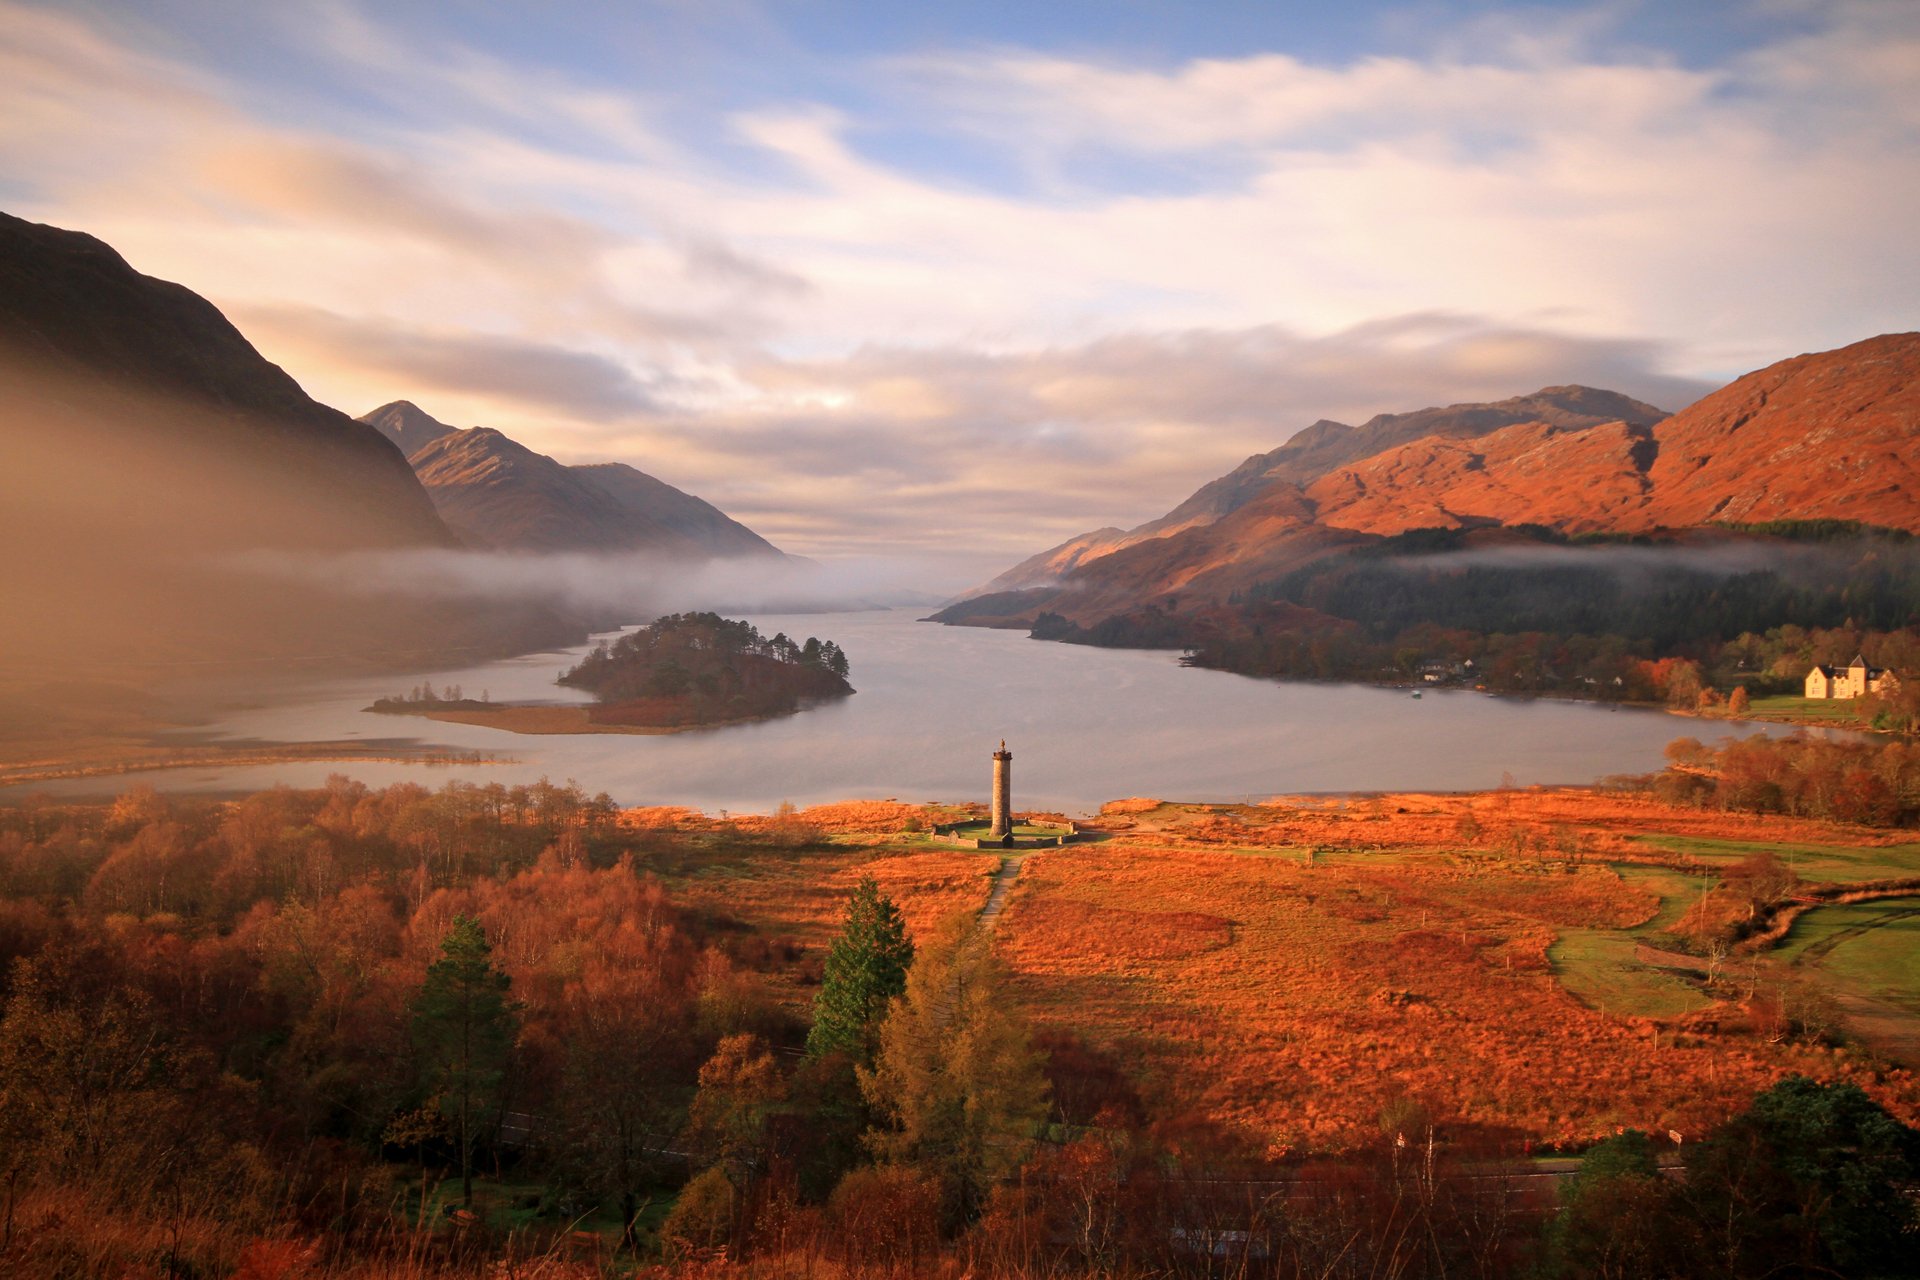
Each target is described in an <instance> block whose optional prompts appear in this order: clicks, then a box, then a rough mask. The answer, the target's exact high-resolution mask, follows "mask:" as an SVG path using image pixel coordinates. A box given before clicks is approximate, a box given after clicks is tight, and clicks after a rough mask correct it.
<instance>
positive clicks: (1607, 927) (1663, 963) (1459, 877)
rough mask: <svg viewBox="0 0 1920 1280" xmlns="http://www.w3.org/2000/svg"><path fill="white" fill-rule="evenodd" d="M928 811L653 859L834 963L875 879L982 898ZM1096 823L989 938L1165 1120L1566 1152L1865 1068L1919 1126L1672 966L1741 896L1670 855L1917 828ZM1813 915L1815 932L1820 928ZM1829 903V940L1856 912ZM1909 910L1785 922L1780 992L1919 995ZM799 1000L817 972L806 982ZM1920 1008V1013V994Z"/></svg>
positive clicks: (1614, 804)
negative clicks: (1871, 920)
mask: <svg viewBox="0 0 1920 1280" xmlns="http://www.w3.org/2000/svg"><path fill="white" fill-rule="evenodd" d="M955 816H957V815H955ZM942 819H943V820H950V818H949V817H947V815H942ZM696 820H697V819H686V821H696ZM932 820H934V815H933V814H932V813H931V812H927V811H919V810H910V809H909V808H908V807H905V806H893V807H888V806H884V805H871V806H865V807H861V806H842V807H841V808H840V810H838V811H836V813H835V814H834V815H827V814H826V813H825V812H824V811H814V810H809V811H804V812H802V813H800V814H798V815H793V817H792V818H791V819H789V820H788V821H790V822H797V823H798V824H800V826H802V827H811V828H812V829H813V831H814V835H813V836H811V837H809V838H806V839H803V840H802V841H801V842H800V843H798V844H796V845H793V846H792V847H779V845H778V839H777V838H776V839H774V840H772V842H771V843H759V844H755V843H753V842H742V841H741V840H740V839H738V838H737V837H738V835H739V834H740V833H741V832H749V831H750V832H751V833H752V834H755V835H756V836H762V835H764V836H771V837H778V835H779V832H780V831H781V830H782V828H781V825H780V824H781V820H780V819H735V820H732V821H731V822H714V821H713V820H698V821H704V822H707V823H708V824H709V826H710V827H711V828H712V834H711V837H710V839H709V838H705V837H703V839H702V840H701V841H698V842H695V844H694V845H693V846H691V847H683V848H682V850H681V852H679V853H677V854H675V855H672V856H670V857H668V856H663V857H661V858H660V859H658V860H656V861H654V862H653V863H652V864H651V865H650V866H649V869H650V870H654V871H655V872H656V873H658V874H660V875H662V877H663V878H665V879H666V880H667V881H668V883H669V885H670V887H671V888H672V890H673V891H674V892H675V893H676V895H679V894H682V893H684V894H685V895H687V896H688V897H689V898H690V899H692V900H693V901H694V902H696V903H699V904H701V905H703V906H706V907H708V908H710V909H712V910H714V911H717V912H725V913H728V914H730V915H731V916H733V917H734V918H737V919H738V920H740V921H742V922H743V923H744V924H746V925H747V926H748V927H751V928H753V929H755V930H756V931H760V932H766V933H774V934H778V935H780V936H783V937H788V938H791V939H793V940H795V941H797V942H798V943H799V944H800V946H801V947H802V948H803V949H804V951H805V952H806V953H807V954H808V955H809V956H813V957H816V958H817V955H818V954H819V952H820V951H821V950H822V949H823V948H824V946H825V944H826V942H827V941H828V940H829V939H830V938H831V936H832V932H833V929H834V926H835V924H836V923H837V919H838V912H839V909H840V906H841V903H842V902H843V901H844V898H845V894H846V892H847V890H848V889H849V888H850V887H851V885H852V883H853V882H854V881H855V880H856V879H857V878H858V877H859V876H860V875H863V874H873V875H875V876H876V877H877V878H879V879H880V881H881V884H882V888H883V889H884V890H885V891H887V892H888V893H890V894H892V895H893V896H895V897H896V899H897V900H899V901H900V902H901V904H902V906H903V908H904V909H905V911H906V914H907V917H908V920H909V924H910V927H911V928H913V930H914V931H915V932H916V933H918V932H920V931H921V930H923V929H926V928H929V927H931V925H932V923H933V922H934V921H936V920H938V919H939V918H940V917H942V916H943V915H947V914H950V913H951V912H953V911H955V910H978V909H979V906H980V905H981V904H982V903H983V902H984V901H985V898H986V894H987V891H988V888H989V879H990V875H991V872H992V871H993V869H994V868H995V867H996V866H997V865H998V859H997V858H996V857H994V856H993V855H991V854H986V853H981V854H976V853H973V852H972V851H963V850H956V849H953V848H951V847H933V846H930V845H929V843H928V842H927V841H926V838H925V835H924V831H925V829H926V827H927V826H930V825H931V821H932ZM755 824H758V825H757V826H756V825H755ZM1085 825H1086V826H1087V827H1088V828H1089V832H1088V839H1087V840H1086V841H1085V842H1084V843H1076V844H1072V845H1069V846H1066V847H1064V848H1061V849H1046V850H1038V851H1035V852H1032V853H1030V854H1028V856H1027V857H1026V859H1025V862H1024V869H1023V871H1022V872H1021V874H1020V877H1019V879H1018V881H1017V882H1016V883H1015V885H1014V887H1013V890H1012V892H1011V894H1010V895H1009V897H1008V900H1007V905H1006V910H1005V913H1004V915H1002V917H1001V918H1000V922H999V925H998V930H997V933H996V935H995V937H996V947H997V948H998V949H999V950H1000V952H1001V954H1002V956H1003V959H1004V960H1005V962H1006V963H1007V965H1008V967H1009V971H1010V982H1009V988H1008V991H1009V998H1010V999H1011V1000H1012V1001H1013V1002H1014V1003H1015V1005H1016V1006H1017V1007H1018V1008H1020V1009H1021V1010H1022V1011H1023V1012H1024V1014H1025V1015H1026V1017H1027V1018H1028V1020H1029V1021H1030V1023H1031V1024H1032V1025H1033V1026H1034V1027H1035V1028H1036V1029H1037V1030H1039V1031H1043V1032H1047V1033H1050V1034H1064V1035H1068V1036H1070V1037H1074V1038H1078V1039H1079V1040H1082V1041H1084V1042H1086V1043H1087V1044H1088V1046H1089V1047H1091V1048H1093V1049H1096V1050H1099V1051H1101V1052H1103V1053H1106V1054H1109V1055H1111V1056H1112V1058H1113V1059H1114V1060H1116V1061H1119V1062H1122V1063H1125V1064H1127V1069H1128V1072H1129V1074H1130V1075H1131V1076H1132V1078H1133V1079H1134V1081H1135V1084H1136V1087H1137V1088H1138V1089H1139V1090H1140V1091H1141V1094H1142V1096H1143V1097H1144V1098H1146V1099H1147V1100H1148V1102H1149V1105H1150V1107H1152V1108H1153V1109H1155V1110H1162V1109H1165V1110H1166V1111H1167V1112H1168V1113H1182V1114H1191V1115H1195V1116H1201V1117H1206V1118H1209V1119H1211V1120H1212V1121H1214V1122H1216V1123H1218V1124H1222V1125H1225V1126H1228V1127H1231V1128H1239V1129H1242V1130H1244V1131H1246V1132H1249V1133H1251V1134H1256V1135H1259V1136H1260V1137H1261V1138H1262V1139H1263V1140H1264V1141H1265V1142H1266V1143H1267V1144H1268V1145H1269V1146H1270V1148H1271V1149H1273V1150H1275V1151H1308V1150H1324V1149H1328V1148H1342V1147H1350V1146H1353V1145H1356V1144H1362V1143H1366V1142H1369V1141H1373V1140H1375V1139H1376V1138H1377V1133H1378V1126H1379V1117H1380V1115H1381V1114H1382V1112H1383V1111H1386V1110H1389V1109H1391V1108H1394V1107H1397V1106H1401V1105H1403V1104H1405V1103H1407V1102H1415V1103H1418V1104H1419V1105H1421V1106H1424V1107H1426V1108H1428V1109H1429V1110H1430V1111H1432V1112H1433V1113H1434V1114H1436V1115H1441V1116H1444V1117H1446V1119H1447V1122H1448V1123H1449V1124H1451V1125H1456V1126H1466V1127H1470V1128H1477V1129H1479V1130H1481V1131H1483V1132H1486V1133H1489V1134H1494V1135H1508V1136H1511V1137H1512V1138H1514V1139H1515V1140H1516V1141H1517V1140H1519V1139H1522V1138H1524V1139H1525V1140H1527V1141H1530V1142H1532V1143H1534V1144H1536V1145H1546V1146H1550V1147H1551V1146H1573V1145H1577V1144H1581V1143H1584V1142H1589V1141H1591V1140H1593V1139H1595V1138H1597V1137H1600V1136H1604V1135H1606V1134H1608V1133H1611V1132H1613V1131H1614V1130H1615V1128H1617V1127H1618V1126H1621V1125H1634V1126H1638V1127H1641V1128H1646V1129H1654V1130H1665V1129H1677V1130H1680V1131H1682V1132H1685V1133H1696V1132H1700V1131H1701V1130H1702V1129H1704V1128H1705V1127H1707V1126H1710V1125H1711V1124H1713V1123H1716V1122H1717V1121H1718V1120H1719V1119H1722V1118H1724V1117H1725V1116H1726V1115H1729V1114H1732V1113H1733V1112H1734V1111H1736V1110H1738V1109H1739V1108H1740V1107H1741V1106H1742V1105H1744V1104H1745V1102H1746V1100H1748V1099H1750V1098H1751V1097H1752V1095H1753V1094H1754V1093H1755V1092H1756V1091H1758V1090H1759V1089H1761V1088H1764V1087H1765V1086H1766V1085H1767V1084H1769V1083H1770V1082H1772V1081H1773V1080H1776V1079H1778V1078H1780V1077H1781V1076H1783V1075H1785V1074H1789V1073H1794V1072H1798V1073H1804V1074H1808V1075H1811V1076H1813V1077H1815V1078H1819V1079H1833V1078H1837V1077H1838V1078H1847V1079H1854V1080H1857V1081H1858V1082H1859V1083H1860V1084H1861V1085H1862V1086H1863V1087H1865V1088H1867V1089H1868V1090H1869V1092H1871V1093H1872V1094H1873V1095H1874V1096H1875V1097H1876V1098H1879V1099H1880V1100H1881V1101H1882V1102H1884V1103H1885V1104H1886V1105H1888V1106H1889V1107H1891V1108H1892V1109H1893V1110H1894V1111H1895V1112H1896V1113H1897V1114H1900V1115H1902V1116H1905V1117H1909V1118H1913V1117H1920V1081H1916V1080H1914V1079H1913V1078H1911V1077H1909V1076H1908V1075H1907V1074H1906V1073H1905V1072H1903V1071H1886V1070H1883V1069H1882V1067H1880V1066H1878V1065H1876V1063H1875V1060H1874V1059H1872V1058H1871V1057H1869V1056H1867V1055H1863V1054H1858V1053H1855V1052H1853V1051H1851V1050H1847V1051H1836V1050H1834V1049H1832V1048H1830V1047H1828V1046H1825V1045H1822V1044H1818V1043H1803V1042H1799V1041H1796V1040H1795V1039H1793V1038H1791V1037H1789V1038H1787V1039H1784V1040H1781V1039H1779V1038H1778V1037H1775V1036H1770V1035H1768V1034H1766V1033H1765V1028H1764V1027H1763V1026H1762V1025H1761V1024H1760V1023H1758V1022H1756V1021H1755V1019H1756V1018H1758V1017H1760V1014H1759V1013H1757V1012H1754V1011H1752V1010H1749V1009H1748V1008H1747V1006H1746V1005H1745V1004H1743V1003H1742V996H1741V994H1740V992H1738V991H1737V990H1735V989H1734V988H1732V987H1722V988H1720V989H1719V990H1717V991H1714V992H1709V991H1708V990H1706V988H1705V984H1704V982H1703V981H1702V976H1701V972H1700V969H1699V968H1697V967H1696V966H1695V963H1694V962H1693V961H1691V960H1690V959H1689V958H1688V957H1686V956H1682V955H1678V954H1675V953H1676V952H1678V951H1681V950H1684V949H1685V948H1686V947H1688V946H1691V945H1694V939H1693V936H1692V934H1691V933H1689V932H1687V931H1688V930H1691V929H1692V928H1693V927H1694V926H1695V925H1696V924H1697V923H1698V922H1699V919H1700V917H1699V913H1698V911H1697V910H1696V908H1697V907H1698V906H1699V904H1700V903H1701V901H1702V896H1703V888H1705V889H1706V890H1707V891H1708V892H1707V895H1706V896H1707V897H1708V898H1710V899H1716V901H1717V902H1718V901H1720V899H1724V896H1725V895H1724V891H1721V890H1717V889H1715V888H1714V887H1713V884H1712V882H1711V881H1709V883H1708V884H1706V885H1704V886H1703V884H1702V876H1701V875H1700V874H1698V873H1692V872H1686V871H1681V870H1677V869H1674V868H1672V867H1668V866H1663V865H1659V860H1660V859H1662V858H1674V859H1679V860H1685V861H1687V862H1702V863H1706V864H1709V865H1729V864H1732V863H1734V862H1737V861H1739V860H1740V859H1742V858H1744V857H1746V856H1748V855H1749V854H1751V853H1753V852H1755V851H1757V850H1761V849H1767V850H1773V851H1776V852H1779V853H1780V854H1781V855H1782V856H1783V858H1790V859H1791V860H1793V861H1794V862H1795V863H1796V865H1797V866H1798V868H1799V869H1800V871H1801V873H1802V874H1803V875H1807V876H1808V877H1810V878H1814V879H1826V880H1834V881H1848V882H1851V881H1858V880H1862V879H1871V878H1878V877H1883V876H1890V875H1900V874H1913V873H1915V870H1920V845H1916V844H1915V843H1913V842H1911V841H1910V840H1901V839H1899V838H1898V837H1897V835H1894V834H1890V833H1885V832H1874V831H1868V830H1865V829H1858V828H1845V827H1839V826H1836V825H1834V824H1831V823H1817V822H1810V821H1805V820H1800V819H1791V818H1783V817H1779V816H1777V815H1776V816H1745V815H1734V814H1726V813H1719V812H1715V811H1708V810H1683V809H1673V808H1670V807H1667V806H1665V805H1661V804H1659V803H1657V802H1654V801H1652V800H1650V799H1648V798H1645V797H1640V796H1634V795H1629V794H1622V793H1617V792H1604V791H1585V790H1581V789H1573V788H1566V789H1551V790H1543V791H1538V792H1533V791H1519V790H1511V791H1502V792H1493V793H1481V794H1475V795H1407V794H1396V795H1382V796H1350V797H1302V798H1284V797H1283V798H1276V799H1273V800H1270V801H1266V802H1264V803H1260V804H1235V805H1205V804H1169V803H1159V802H1156V801H1153V800H1149V799H1144V798H1142V799H1135V800H1128V801H1123V802H1118V803H1117V804H1115V805H1112V806H1109V807H1108V809H1107V810H1106V811H1105V812H1103V813H1102V814H1101V815H1100V816H1099V817H1098V818H1096V819H1090V820H1088V822H1087V823H1086V824H1085ZM1309 852H1311V853H1312V855H1313V857H1312V860H1311V861H1309V860H1308V858H1307V854H1308V853H1309ZM1722 905H1727V906H1728V907H1729V909H1730V907H1731V900H1730V899H1726V900H1725V902H1724V903H1723V904H1722ZM1882 910H1884V908H1882ZM1820 914H1821V913H1816V915H1815V917H1813V920H1814V923H1811V924H1809V925H1808V926H1806V927H1807V928H1809V929H1815V928H1824V927H1825V926H1824V925H1821V924H1820V923H1819V922H1818V916H1819V915H1820ZM1720 918H1725V913H1724V912H1723V913H1722V916H1721V917H1720ZM1836 919H1838V920H1840V921H1841V922H1842V923H1840V924H1839V925H1836V926H1834V927H1833V928H1832V929H1831V930H1830V931H1829V932H1831V933H1832V934H1834V935H1839V934H1842V933H1844V932H1845V930H1846V928H1847V927H1848V926H1847V925H1846V923H1845V922H1846V921H1847V920H1848V919H1849V917H1846V916H1840V917H1836ZM1902 928H1903V929H1905V930H1906V931H1905V932H1902V933H1900V934H1898V935H1897V936H1898V937H1899V938H1900V939H1901V946H1900V948H1898V949H1897V950H1898V952H1899V955H1898V956H1897V957H1896V956H1893V955H1889V954H1888V951H1887V948H1885V947H1884V946H1880V947H1876V946H1875V945H1874V942H1873V939H1872V938H1868V939H1867V940H1866V941H1864V942H1855V941H1852V940H1851V939H1852V935H1851V934H1848V935H1847V936H1846V937H1843V938H1842V939H1841V941H1840V942H1839V943H1837V944H1836V945H1835V946H1834V947H1833V948H1831V949H1830V954H1824V955H1823V956H1822V957H1821V958H1820V959H1819V962H1818V963H1817V964H1813V963H1811V962H1808V963H1802V964H1801V965H1799V966H1795V965H1793V964H1792V963H1791V960H1792V959H1793V957H1794V956H1795V955H1799V954H1800V953H1802V952H1804V951H1806V950H1807V949H1808V947H1809V945H1810V944H1809V943H1807V942H1805V941H1803V940H1802V939H1800V938H1799V936H1798V935H1796V938H1795V939H1794V944H1795V949H1793V950H1791V951H1790V952H1789V953H1787V954H1785V955H1783V956H1781V957H1777V958H1776V957H1772V956H1763V957H1762V959H1761V961H1760V962H1759V963H1760V965H1761V967H1762V969H1763V970H1764V971H1765V975H1764V976H1765V982H1764V983H1762V984H1761V985H1762V986H1763V987H1765V989H1767V990H1772V991H1777V990H1779V989H1780V987H1781V984H1782V983H1789V982H1797V981H1799V980H1800V979H1801V977H1802V976H1804V975H1805V974H1811V975H1813V977H1814V978H1815V979H1816V980H1817V981H1819V982H1823V983H1825V982H1834V983H1840V982H1843V981H1844V982H1845V983H1846V984H1847V985H1848V987H1849V989H1858V990H1864V991H1872V992H1878V993H1887V992H1893V991H1896V990H1898V989H1899V988H1900V985H1901V984H1902V983H1904V984H1906V986H1907V988H1909V989H1912V988H1915V987H1920V980H1917V979H1920V975H1916V974H1915V973H1914V970H1913V968H1912V967H1911V966H1912V963H1913V956H1914V954H1915V953H1916V952H1920V917H1916V919H1915V920H1914V921H1910V922H1909V923H1908V924H1907V925H1905V926H1902ZM1874 932H1875V933H1876V934H1879V935H1887V936H1895V935H1891V934H1890V933H1889V927H1888V926H1884V925H1883V926H1882V927H1878V928H1876V929H1875V930H1874ZM1728 963H1729V964H1731V963H1732V962H1731V961H1729V962H1728ZM1748 963H1749V962H1747V961H1745V960H1744V959H1743V960H1742V961H1741V964H1742V965H1743V966H1745V965H1747V964H1748ZM1744 971H1745V970H1744V968H1743V973H1744ZM792 995H793V998H794V999H795V1000H796V1002H797V1001H799V1000H803V999H805V998H807V997H808V996H809V995H810V991H809V990H808V989H806V988H805V987H804V985H802V984H798V983H796V985H795V986H794V988H793V991H792ZM1909 1007H1910V1008H1911V1007H1912V1006H1909ZM1889 1008H1890V1006H1886V1005H1885V1003H1884V1001H1882V1002H1880V1004H1878V1005H1877V1006H1876V1014H1875V1016H1885V1014H1886V1012H1887V1010H1888V1009H1889ZM1848 1012H1849V1016H1851V1015H1852V1010H1851V1009H1849V1011H1848ZM1892 1014H1893V1016H1895V1017H1900V1016H1902V1015H1900V1014H1899V1011H1898V1010H1897V1009H1895V1010H1892ZM1910 1021H1911V1022H1912V1024H1913V1025H1914V1027H1916V1028H1920V1008H1914V1009H1913V1016H1912V1017H1911V1019H1910ZM1875 1043H1877V1044H1882V1045H1884V1044H1886V1043H1889V1038H1888V1037H1884V1036H1882V1037H1878V1038H1877V1039H1876V1040H1875ZM1916 1060H1920V1055H1916Z"/></svg>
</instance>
